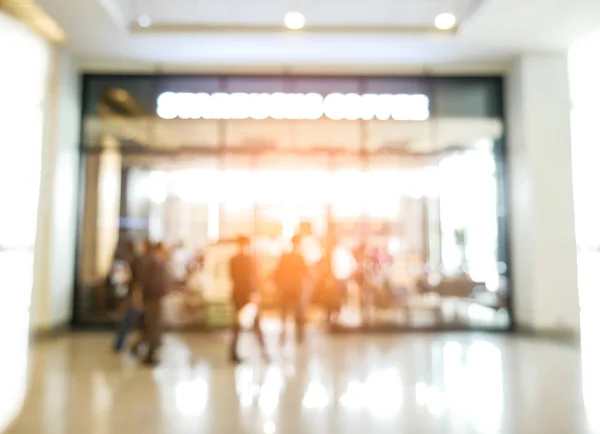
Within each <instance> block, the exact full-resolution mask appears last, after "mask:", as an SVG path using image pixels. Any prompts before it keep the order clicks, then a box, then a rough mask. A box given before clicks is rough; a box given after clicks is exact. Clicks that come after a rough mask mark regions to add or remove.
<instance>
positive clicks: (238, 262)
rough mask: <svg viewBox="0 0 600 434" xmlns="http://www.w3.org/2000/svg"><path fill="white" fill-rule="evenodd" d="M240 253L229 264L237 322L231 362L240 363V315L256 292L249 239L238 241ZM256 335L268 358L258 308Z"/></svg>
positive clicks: (235, 323)
mask: <svg viewBox="0 0 600 434" xmlns="http://www.w3.org/2000/svg"><path fill="white" fill-rule="evenodd" d="M237 245H238V252H237V253H236V254H235V255H234V256H233V257H232V258H231V260H230V262H229V273H230V277H231V281H232V283H233V291H232V302H233V305H234V307H235V322H234V325H233V340H232V343H231V361H232V362H233V363H238V362H240V358H239V355H238V352H237V346H238V345H237V344H238V340H239V335H240V331H241V325H240V322H239V314H240V312H241V310H242V309H243V308H244V306H246V305H247V304H248V303H250V301H251V300H252V294H253V293H254V292H255V290H256V285H255V282H256V279H255V268H254V261H253V260H252V257H251V256H250V253H249V251H248V250H249V246H250V240H249V239H248V237H244V236H240V237H238V239H237ZM254 333H255V334H256V337H257V339H258V343H259V345H260V349H261V351H262V353H263V356H265V358H266V349H265V340H264V337H263V334H262V329H261V326H260V309H259V308H257V310H256V316H255V317H254Z"/></svg>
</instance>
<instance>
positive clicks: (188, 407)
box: [175, 378, 208, 417]
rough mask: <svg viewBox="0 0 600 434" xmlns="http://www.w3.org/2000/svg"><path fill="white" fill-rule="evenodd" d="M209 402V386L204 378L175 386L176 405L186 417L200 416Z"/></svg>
mask: <svg viewBox="0 0 600 434" xmlns="http://www.w3.org/2000/svg"><path fill="white" fill-rule="evenodd" d="M207 402H208V384H206V380H204V379H203V378H195V379H193V380H190V381H184V382H181V383H178V384H177V386H175V403H176V405H177V409H178V410H179V412H180V413H181V414H182V415H184V416H189V417H193V416H200V415H202V413H204V409H205V408H206V403H207Z"/></svg>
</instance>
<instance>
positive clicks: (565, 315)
mask: <svg viewBox="0 0 600 434" xmlns="http://www.w3.org/2000/svg"><path fill="white" fill-rule="evenodd" d="M507 84H508V86H507V107H508V113H507V115H508V121H509V124H508V125H509V137H508V143H509V165H510V181H511V192H510V196H511V218H510V225H511V247H512V251H511V257H512V273H513V296H514V308H515V311H514V314H515V323H516V325H517V327H518V328H521V329H523V330H532V331H535V332H538V333H551V334H560V335H570V336H572V335H578V334H579V330H580V325H579V322H580V320H579V317H580V315H579V299H578V292H577V263H576V246H575V223H574V212H573V183H572V169H571V131H570V105H571V102H570V96H569V86H568V68H567V56H566V55H562V54H547V55H546V54H539V55H538V54H536V55H525V56H522V57H521V58H519V59H518V60H517V61H516V62H515V64H514V66H513V69H512V71H511V73H510V76H509V80H508V83H507Z"/></svg>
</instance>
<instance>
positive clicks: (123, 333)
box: [113, 241, 149, 353]
mask: <svg viewBox="0 0 600 434" xmlns="http://www.w3.org/2000/svg"><path fill="white" fill-rule="evenodd" d="M148 249H149V243H148V241H144V243H143V244H142V247H141V251H140V252H136V250H135V246H134V244H133V243H129V244H128V246H127V252H126V255H125V261H127V264H128V266H129V281H128V282H127V286H128V293H127V299H126V300H125V313H124V315H123V317H122V318H121V321H120V322H119V324H118V325H117V335H116V337H115V342H114V345H113V349H114V350H115V352H117V353H118V352H120V351H121V350H122V349H123V346H124V345H125V341H126V340H127V337H128V336H129V334H130V333H131V331H132V330H133V328H134V327H135V326H136V324H137V323H138V321H139V319H140V317H141V315H142V309H143V305H142V293H141V286H140V284H139V279H138V275H137V272H136V269H137V268H138V262H139V260H140V258H142V257H143V256H144V255H145V254H146V252H147V251H148Z"/></svg>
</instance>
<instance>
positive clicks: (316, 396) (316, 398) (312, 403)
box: [302, 380, 331, 410]
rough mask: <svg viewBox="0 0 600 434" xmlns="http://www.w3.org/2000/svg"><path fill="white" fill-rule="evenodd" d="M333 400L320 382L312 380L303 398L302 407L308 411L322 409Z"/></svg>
mask: <svg viewBox="0 0 600 434" xmlns="http://www.w3.org/2000/svg"><path fill="white" fill-rule="evenodd" d="M330 402H331V399H330V398H329V394H328V393H327V390H326V389H325V386H323V384H322V383H321V382H319V381H316V380H312V381H311V382H310V383H308V387H307V388H306V392H305V393H304V398H302V406H303V407H304V408H306V409H308V410H311V409H322V408H325V407H327V406H328V405H329V403H330Z"/></svg>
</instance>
